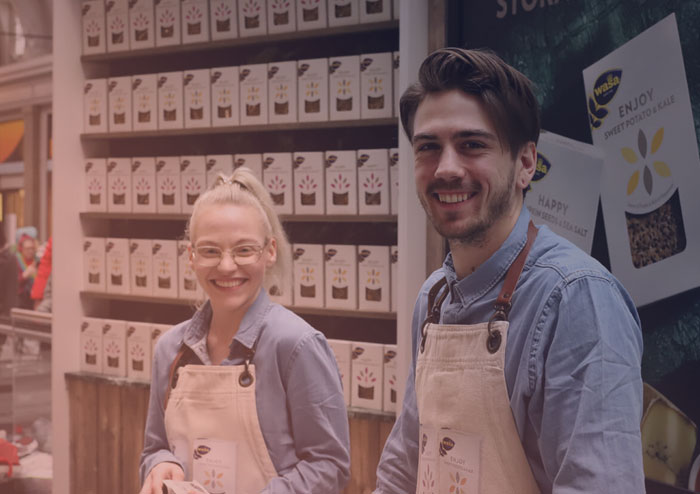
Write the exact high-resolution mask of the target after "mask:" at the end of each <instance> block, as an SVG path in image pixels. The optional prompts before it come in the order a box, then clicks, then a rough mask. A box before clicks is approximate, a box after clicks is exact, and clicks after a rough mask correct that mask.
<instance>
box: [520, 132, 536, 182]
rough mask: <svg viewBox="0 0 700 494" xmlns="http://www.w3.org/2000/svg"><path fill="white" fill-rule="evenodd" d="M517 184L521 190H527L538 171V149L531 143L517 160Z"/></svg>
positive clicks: (524, 147)
mask: <svg viewBox="0 0 700 494" xmlns="http://www.w3.org/2000/svg"><path fill="white" fill-rule="evenodd" d="M515 166H516V168H515V182H516V186H517V187H518V189H520V190H525V189H527V186H528V185H530V181H531V180H532V177H533V176H534V175H535V170H536V169H537V148H536V146H535V143H534V142H532V141H530V142H528V143H527V144H525V145H524V146H523V147H522V149H520V152H519V153H518V156H517V158H516V160H515Z"/></svg>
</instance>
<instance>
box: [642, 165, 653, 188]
mask: <svg viewBox="0 0 700 494" xmlns="http://www.w3.org/2000/svg"><path fill="white" fill-rule="evenodd" d="M652 180H653V179H652V176H651V170H649V167H648V166H645V167H644V188H645V189H646V190H647V193H648V194H649V195H651V189H652V185H653V183H652Z"/></svg>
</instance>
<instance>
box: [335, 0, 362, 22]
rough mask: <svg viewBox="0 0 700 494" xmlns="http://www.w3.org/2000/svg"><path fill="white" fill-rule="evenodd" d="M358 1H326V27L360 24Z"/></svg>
mask: <svg viewBox="0 0 700 494" xmlns="http://www.w3.org/2000/svg"><path fill="white" fill-rule="evenodd" d="M359 5H360V4H359V0H328V27H336V26H348V25H352V24H357V23H359V22H360V15H359Z"/></svg>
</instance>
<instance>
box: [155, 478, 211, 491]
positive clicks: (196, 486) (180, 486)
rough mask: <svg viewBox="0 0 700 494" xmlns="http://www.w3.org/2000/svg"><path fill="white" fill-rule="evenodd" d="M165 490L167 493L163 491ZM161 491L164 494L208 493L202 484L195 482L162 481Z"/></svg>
mask: <svg viewBox="0 0 700 494" xmlns="http://www.w3.org/2000/svg"><path fill="white" fill-rule="evenodd" d="M166 489H167V492H165V490H166ZM163 490H164V492H165V494H190V493H192V492H208V491H207V490H206V489H205V488H204V486H203V485H202V484H200V483H199V482H197V481H196V480H192V481H190V480H164V481H163Z"/></svg>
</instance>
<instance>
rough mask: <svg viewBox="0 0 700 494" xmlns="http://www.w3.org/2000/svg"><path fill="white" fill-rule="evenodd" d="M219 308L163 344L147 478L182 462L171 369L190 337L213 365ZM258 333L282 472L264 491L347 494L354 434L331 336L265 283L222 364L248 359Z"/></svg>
mask: <svg viewBox="0 0 700 494" xmlns="http://www.w3.org/2000/svg"><path fill="white" fill-rule="evenodd" d="M211 314H212V312H211V306H210V305H209V302H207V303H206V304H205V305H204V306H203V307H202V308H201V309H200V310H199V311H197V313H195V315H194V317H193V318H192V319H190V320H189V321H185V322H183V323H180V324H178V325H177V326H175V327H174V328H173V329H171V330H170V331H168V332H166V333H165V334H164V335H163V336H162V337H161V338H160V340H158V343H157V344H156V348H155V355H154V360H153V378H152V382H151V396H150V403H149V406H148V417H147V420H146V433H145V440H144V450H143V453H142V455H141V466H140V471H141V480H142V481H143V479H145V477H146V475H148V472H150V470H151V469H152V468H153V467H154V466H155V465H156V464H158V463H161V462H164V461H170V462H174V463H178V464H180V462H179V461H178V460H177V458H175V456H174V455H173V454H172V453H171V452H170V450H169V448H168V440H167V436H166V432H165V420H164V408H163V401H164V396H165V391H166V387H167V385H168V384H167V383H168V373H169V370H170V364H171V363H172V362H173V359H174V358H175V354H176V353H177V352H178V350H179V349H180V347H181V345H182V344H183V343H184V344H185V345H187V346H189V347H190V348H191V349H192V350H193V351H194V353H195V354H196V355H197V356H198V357H199V359H200V360H201V361H202V363H204V364H206V365H211V360H210V359H209V355H208V353H207V346H206V336H207V331H208V330H209V322H210V320H211ZM258 337H259V340H258V344H257V350H256V353H255V357H254V358H253V364H255V373H256V383H255V384H256V388H255V392H256V396H255V404H256V408H257V412H258V419H259V422H260V428H261V430H262V435H263V438H264V439H265V445H266V446H267V450H268V451H269V453H270V458H271V459H272V464H273V465H274V467H275V470H276V471H277V474H278V475H279V476H278V477H276V478H274V479H273V480H272V481H270V483H269V484H268V485H267V486H266V487H265V489H263V491H261V492H262V493H266V494H292V493H294V494H310V493H314V494H333V493H339V492H340V491H341V490H342V489H343V487H345V484H347V482H348V479H349V478H350V435H349V430H348V415H347V410H346V408H345V401H344V399H343V390H342V384H341V381H340V373H339V371H338V366H337V364H336V361H335V357H334V355H333V352H332V351H331V349H330V347H329V346H328V342H327V341H326V338H325V337H324V336H323V334H321V333H320V332H318V331H316V330H315V329H313V328H312V327H311V326H309V325H308V324H307V323H306V322H305V321H304V320H303V319H301V318H300V317H298V316H297V315H296V314H294V313H293V312H291V311H289V310H287V309H285V308H284V307H282V306H280V305H278V304H275V303H272V302H271V301H270V299H269V297H268V295H267V293H266V292H265V291H264V290H261V291H260V295H258V298H257V299H256V300H255V302H254V303H253V305H252V306H251V307H250V309H248V312H247V313H246V315H245V316H244V318H243V321H242V322H241V325H240V328H239V329H238V332H237V333H236V336H235V337H234V339H233V342H232V343H231V354H230V355H229V357H228V358H227V359H226V360H224V361H223V362H222V363H221V365H241V364H243V362H244V359H245V355H246V349H247V348H251V347H252V346H253V343H254V342H255V340H256V339H258ZM223 426H225V424H224V425H223ZM181 466H182V465H181Z"/></svg>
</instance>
